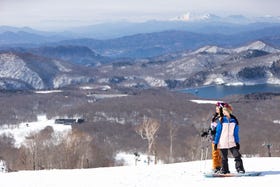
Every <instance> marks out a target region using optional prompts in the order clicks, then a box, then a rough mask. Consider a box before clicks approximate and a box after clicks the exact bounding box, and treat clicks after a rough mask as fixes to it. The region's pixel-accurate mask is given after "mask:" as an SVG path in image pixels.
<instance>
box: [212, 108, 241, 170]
mask: <svg viewBox="0 0 280 187" xmlns="http://www.w3.org/2000/svg"><path fill="white" fill-rule="evenodd" d="M222 109H223V110H222V111H223V114H224V116H222V117H220V119H219V120H218V123H217V127H216V135H215V139H214V150H217V149H220V153H221V154H222V169H221V170H220V173H222V174H226V173H230V171H229V166H228V151H230V152H231V154H232V156H233V157H234V161H235V168H236V171H237V172H238V173H245V170H244V167H243V161H242V159H241V154H240V152H239V149H240V144H239V124H238V121H237V119H236V118H235V117H233V116H232V115H231V113H232V107H231V106H230V105H229V104H227V103H225V104H224V105H223V107H222Z"/></svg>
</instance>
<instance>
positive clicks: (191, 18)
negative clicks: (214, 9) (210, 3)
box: [171, 12, 221, 22]
mask: <svg viewBox="0 0 280 187" xmlns="http://www.w3.org/2000/svg"><path fill="white" fill-rule="evenodd" d="M218 20H221V18H220V17H219V16H216V15H214V14H209V13H207V14H195V13H191V12H187V13H185V14H183V15H181V16H178V17H176V18H173V19H171V21H185V22H195V21H218Z"/></svg>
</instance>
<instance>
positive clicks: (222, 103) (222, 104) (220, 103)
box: [216, 101, 225, 108]
mask: <svg viewBox="0 0 280 187" xmlns="http://www.w3.org/2000/svg"><path fill="white" fill-rule="evenodd" d="M224 105H225V103H224V102H222V101H218V102H217V103H216V107H219V108H222V107H223V106H224Z"/></svg>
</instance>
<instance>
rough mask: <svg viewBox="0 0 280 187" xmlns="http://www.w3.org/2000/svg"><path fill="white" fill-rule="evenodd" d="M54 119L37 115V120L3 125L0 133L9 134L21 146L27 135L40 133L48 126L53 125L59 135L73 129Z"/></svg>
mask: <svg viewBox="0 0 280 187" xmlns="http://www.w3.org/2000/svg"><path fill="white" fill-rule="evenodd" d="M54 121H55V120H54V119H47V117H46V116H45V115H39V116H37V121H35V122H25V123H20V124H18V125H3V126H1V127H0V135H4V134H5V135H9V136H12V137H13V138H14V139H15V147H20V146H21V145H22V144H23V143H24V142H25V140H26V137H28V136H30V135H31V134H32V133H38V132H39V131H41V130H43V129H44V128H45V127H47V126H51V127H53V129H54V131H55V133H56V134H57V135H61V136H63V135H65V134H67V132H69V131H71V129H72V127H71V125H63V124H55V122H54Z"/></svg>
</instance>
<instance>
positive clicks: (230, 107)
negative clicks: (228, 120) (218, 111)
mask: <svg viewBox="0 0 280 187" xmlns="http://www.w3.org/2000/svg"><path fill="white" fill-rule="evenodd" d="M223 110H226V111H228V113H230V114H231V113H232V110H233V108H232V106H231V105H230V104H228V103H224V106H223Z"/></svg>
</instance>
